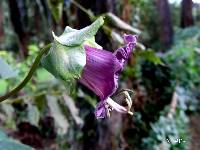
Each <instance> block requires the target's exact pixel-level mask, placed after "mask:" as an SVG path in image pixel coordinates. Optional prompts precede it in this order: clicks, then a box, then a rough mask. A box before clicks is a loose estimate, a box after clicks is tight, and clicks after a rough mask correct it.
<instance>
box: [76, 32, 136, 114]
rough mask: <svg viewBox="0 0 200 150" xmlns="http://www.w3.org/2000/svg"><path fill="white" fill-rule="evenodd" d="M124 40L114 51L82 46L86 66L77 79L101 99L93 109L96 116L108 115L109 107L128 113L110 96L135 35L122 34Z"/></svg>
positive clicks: (133, 44) (134, 40)
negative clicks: (84, 51) (84, 52)
mask: <svg viewBox="0 0 200 150" xmlns="http://www.w3.org/2000/svg"><path fill="white" fill-rule="evenodd" d="M124 41H125V46H123V47H121V48H119V49H117V50H116V51H115V52H114V53H112V52H109V51H106V50H102V49H97V48H93V47H90V46H88V45H85V46H84V48H85V50H86V66H85V67H84V69H83V73H82V75H81V78H80V80H79V81H80V82H81V83H82V84H83V85H85V86H86V87H88V88H89V89H90V90H92V91H93V92H94V93H95V94H96V95H98V96H99V97H100V99H101V101H100V102H99V103H98V104H97V107H96V110H95V115H96V117H97V118H104V117H106V116H108V112H109V109H115V110H116V111H118V112H121V113H130V112H129V111H128V110H127V109H126V108H125V107H123V106H120V105H119V104H117V103H116V102H114V101H113V100H112V99H111V98H110V96H111V95H112V94H113V93H114V92H115V91H116V90H117V88H118V77H119V74H120V72H121V71H122V70H123V68H124V64H125V62H126V60H127V59H128V58H129V56H130V54H131V53H132V51H133V49H134V47H135V45H136V41H137V36H135V35H124Z"/></svg>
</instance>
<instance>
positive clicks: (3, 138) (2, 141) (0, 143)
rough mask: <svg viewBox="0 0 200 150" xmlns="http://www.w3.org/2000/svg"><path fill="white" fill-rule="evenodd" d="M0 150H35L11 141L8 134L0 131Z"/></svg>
mask: <svg viewBox="0 0 200 150" xmlns="http://www.w3.org/2000/svg"><path fill="white" fill-rule="evenodd" d="M0 150H34V148H31V147H30V146H28V145H24V144H22V143H19V142H18V141H15V140H12V139H10V138H9V137H8V136H7V135H6V133H5V132H4V131H3V130H1V129H0Z"/></svg>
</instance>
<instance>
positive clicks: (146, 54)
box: [136, 50, 163, 65]
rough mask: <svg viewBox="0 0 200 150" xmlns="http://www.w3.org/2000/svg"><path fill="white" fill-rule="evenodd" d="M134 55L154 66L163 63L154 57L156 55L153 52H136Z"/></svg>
mask: <svg viewBox="0 0 200 150" xmlns="http://www.w3.org/2000/svg"><path fill="white" fill-rule="evenodd" d="M136 55H137V56H140V57H142V58H143V59H146V60H148V61H150V62H152V63H154V64H156V65H157V64H159V65H163V62H162V61H161V59H160V57H158V56H156V53H155V52H154V51H153V50H145V51H139V52H136Z"/></svg>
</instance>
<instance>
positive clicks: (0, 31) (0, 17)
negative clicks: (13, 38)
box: [0, 5, 4, 42]
mask: <svg viewBox="0 0 200 150" xmlns="http://www.w3.org/2000/svg"><path fill="white" fill-rule="evenodd" d="M2 9H3V8H2V6H1V5H0V42H1V40H2V39H3V36H4V32H3V12H2Z"/></svg>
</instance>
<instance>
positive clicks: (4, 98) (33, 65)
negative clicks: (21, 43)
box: [0, 43, 51, 102]
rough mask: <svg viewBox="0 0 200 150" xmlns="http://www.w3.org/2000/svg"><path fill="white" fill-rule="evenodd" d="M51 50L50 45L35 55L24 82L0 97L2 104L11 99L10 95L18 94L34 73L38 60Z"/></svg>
mask: <svg viewBox="0 0 200 150" xmlns="http://www.w3.org/2000/svg"><path fill="white" fill-rule="evenodd" d="M50 48H51V43H50V44H48V45H46V46H45V47H44V48H42V49H41V50H40V52H39V54H38V55H37V57H36V58H35V61H34V62H33V64H32V66H31V68H30V70H29V72H28V74H27V75H26V77H25V78H24V80H23V81H22V82H21V83H20V84H18V85H17V86H16V87H15V88H14V89H13V90H11V91H10V92H7V93H6V94H5V95H3V96H0V102H3V101H4V100H6V99H8V98H9V97H11V96H12V95H15V94H16V93H17V92H19V91H20V90H21V89H22V88H23V87H24V86H25V85H26V84H27V83H28V81H29V80H30V79H31V78H32V76H33V74H34V72H35V71H36V69H37V67H38V65H39V63H40V60H41V59H42V56H43V55H44V54H46V53H47V52H48V51H49V50H50Z"/></svg>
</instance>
